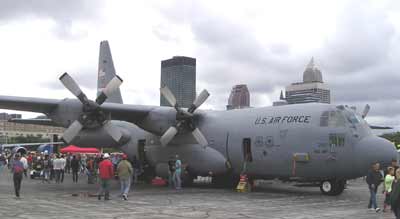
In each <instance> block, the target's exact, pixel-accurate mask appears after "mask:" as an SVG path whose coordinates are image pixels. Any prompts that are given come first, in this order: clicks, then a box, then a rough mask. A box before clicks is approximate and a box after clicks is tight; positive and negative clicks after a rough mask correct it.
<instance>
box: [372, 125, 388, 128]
mask: <svg viewBox="0 0 400 219" xmlns="http://www.w3.org/2000/svg"><path fill="white" fill-rule="evenodd" d="M369 127H370V128H371V129H393V128H392V127H388V126H376V125H370V126H369Z"/></svg>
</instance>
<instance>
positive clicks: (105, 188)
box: [97, 153, 114, 200]
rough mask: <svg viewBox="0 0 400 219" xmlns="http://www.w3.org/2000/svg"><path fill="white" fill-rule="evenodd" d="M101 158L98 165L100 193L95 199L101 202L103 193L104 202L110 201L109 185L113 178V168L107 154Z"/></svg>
mask: <svg viewBox="0 0 400 219" xmlns="http://www.w3.org/2000/svg"><path fill="white" fill-rule="evenodd" d="M103 158H104V160H103V161H101V162H100V163H99V173H100V175H99V178H100V191H99V194H98V195H97V198H98V199H99V200H101V196H102V195H103V193H104V200H110V183H111V179H112V178H113V177H114V167H113V164H112V162H111V161H110V155H109V154H108V153H105V154H104V156H103Z"/></svg>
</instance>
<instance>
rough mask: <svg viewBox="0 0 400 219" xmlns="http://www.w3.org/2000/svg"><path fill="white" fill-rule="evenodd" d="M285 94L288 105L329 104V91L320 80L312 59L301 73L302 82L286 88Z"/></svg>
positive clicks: (319, 74)
mask: <svg viewBox="0 0 400 219" xmlns="http://www.w3.org/2000/svg"><path fill="white" fill-rule="evenodd" d="M285 93H286V95H285V96H286V101H287V103H288V104H296V103H311V102H319V103H330V102H331V93H330V90H329V88H328V86H327V85H326V84H325V83H324V82H323V80H322V73H321V71H320V70H319V69H318V68H317V67H315V64H314V58H311V60H310V62H309V63H308V65H307V67H306V69H305V71H304V73H303V82H299V83H293V84H291V85H289V86H287V87H286V92H285Z"/></svg>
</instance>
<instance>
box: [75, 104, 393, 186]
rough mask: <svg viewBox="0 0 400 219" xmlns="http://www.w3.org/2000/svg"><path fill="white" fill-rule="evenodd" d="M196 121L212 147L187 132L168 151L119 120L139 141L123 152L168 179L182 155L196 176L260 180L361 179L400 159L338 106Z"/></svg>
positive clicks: (207, 115) (252, 111)
mask: <svg viewBox="0 0 400 219" xmlns="http://www.w3.org/2000/svg"><path fill="white" fill-rule="evenodd" d="M196 120H197V124H198V127H199V128H200V129H201V130H202V132H203V133H204V135H205V136H206V138H207V141H208V146H206V147H202V146H200V145H198V144H197V143H196V141H195V140H194V139H193V138H192V137H191V136H189V135H187V134H181V135H178V136H177V137H176V138H175V139H174V140H173V141H171V142H170V143H169V145H167V146H165V147H163V146H161V145H160V142H159V138H160V137H159V135H155V134H152V133H149V132H146V131H143V129H141V128H139V127H137V126H136V125H133V124H131V123H128V122H122V121H112V122H114V123H115V124H117V125H118V126H120V127H123V128H124V129H127V130H129V133H130V135H131V140H130V141H129V142H128V143H127V144H125V145H123V146H121V149H122V150H123V151H124V152H125V153H127V154H129V155H130V157H132V156H133V155H136V156H137V157H140V156H143V154H140V153H141V152H140V151H141V150H142V151H143V152H144V153H145V156H146V159H147V160H148V161H149V162H150V163H151V164H152V165H153V166H154V167H155V168H156V172H158V175H164V176H165V175H166V174H167V161H168V160H169V159H171V158H172V157H174V156H175V155H176V154H178V155H179V156H180V158H181V159H182V161H183V163H185V164H187V165H188V167H189V168H188V169H189V170H190V171H191V174H192V175H209V174H213V175H219V174H225V173H227V172H231V173H233V174H235V175H239V174H240V173H242V172H243V171H245V172H246V173H247V174H248V175H250V176H252V177H253V178H260V179H271V178H279V179H284V180H302V181H321V180H324V179H338V178H340V179H352V178H357V177H360V176H364V175H365V174H366V172H367V170H368V168H369V166H370V164H371V163H372V162H375V161H379V162H381V164H388V163H390V161H391V159H392V158H396V151H395V149H394V147H393V144H391V143H390V142H388V141H386V140H384V139H382V138H379V137H376V136H374V135H373V134H372V132H371V130H370V128H369V127H368V124H367V123H366V122H365V121H364V120H363V119H362V118H361V117H360V116H358V115H357V114H356V113H355V112H353V111H351V110H350V109H348V108H345V107H343V108H340V107H337V106H335V105H329V104H304V105H288V106H279V107H264V108H249V109H241V110H231V111H200V112H199V113H198V116H197V118H196ZM96 135H97V136H98V133H97V134H96ZM102 142H105V141H104V140H103V141H102ZM78 144H79V143H78ZM110 144H111V142H110ZM91 145H93V143H91ZM244 168H245V169H244Z"/></svg>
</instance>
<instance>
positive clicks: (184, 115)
mask: <svg viewBox="0 0 400 219" xmlns="http://www.w3.org/2000/svg"><path fill="white" fill-rule="evenodd" d="M160 91H161V94H162V95H163V96H164V97H165V99H166V100H167V101H168V102H169V104H171V106H173V107H174V108H175V109H176V111H177V115H176V123H175V125H174V126H171V127H169V128H168V129H167V131H165V132H164V134H163V135H162V136H161V139H160V142H161V145H163V146H165V145H167V144H168V143H169V142H170V141H171V140H172V139H173V138H174V137H175V136H176V135H177V134H178V132H179V129H180V128H183V126H184V125H185V124H186V126H185V127H186V128H189V129H190V131H191V132H192V135H193V137H194V138H195V139H196V141H197V142H198V143H199V144H200V145H201V146H203V147H205V146H207V145H208V142H207V139H206V138H205V137H204V135H203V133H202V132H201V131H200V129H199V128H197V127H196V126H195V124H194V120H193V113H194V111H196V109H197V108H199V107H200V106H201V104H203V103H204V102H205V101H206V100H207V98H208V97H209V96H210V94H209V93H208V91H207V90H203V91H202V92H201V93H200V95H199V96H198V97H197V98H196V99H195V100H194V102H193V104H192V105H191V106H190V107H189V109H188V111H184V110H182V109H181V108H179V106H178V104H177V101H176V98H175V96H174V94H173V93H172V92H171V90H170V89H169V88H168V87H167V86H164V87H162V88H161V89H160Z"/></svg>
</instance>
